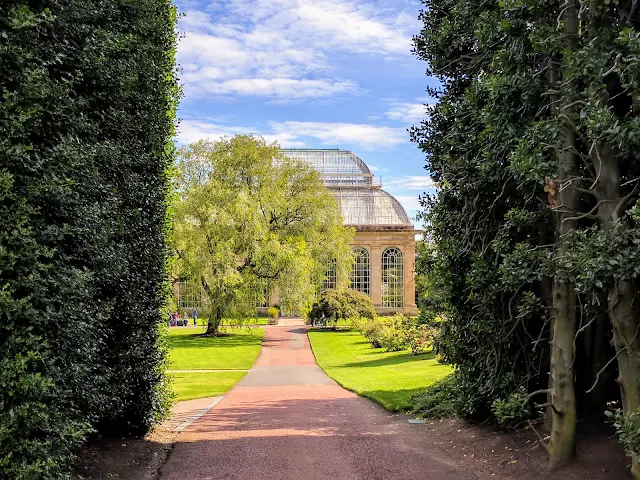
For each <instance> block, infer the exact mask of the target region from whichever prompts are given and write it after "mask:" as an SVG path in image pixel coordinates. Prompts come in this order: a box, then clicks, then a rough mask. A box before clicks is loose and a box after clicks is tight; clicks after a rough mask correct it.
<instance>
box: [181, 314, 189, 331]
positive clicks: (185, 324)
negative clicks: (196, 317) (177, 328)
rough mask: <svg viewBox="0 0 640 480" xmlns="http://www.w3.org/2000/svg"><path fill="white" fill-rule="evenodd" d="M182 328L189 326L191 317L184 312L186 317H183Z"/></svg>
mask: <svg viewBox="0 0 640 480" xmlns="http://www.w3.org/2000/svg"><path fill="white" fill-rule="evenodd" d="M182 326H183V327H188V326H189V315H187V312H184V316H183V317H182Z"/></svg>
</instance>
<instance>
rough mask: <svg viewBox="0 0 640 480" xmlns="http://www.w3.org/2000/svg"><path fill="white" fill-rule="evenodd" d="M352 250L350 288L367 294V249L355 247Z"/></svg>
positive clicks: (368, 288)
mask: <svg viewBox="0 0 640 480" xmlns="http://www.w3.org/2000/svg"><path fill="white" fill-rule="evenodd" d="M352 252H353V267H352V269H351V288H352V289H354V290H357V291H359V292H362V293H366V294H367V295H369V292H370V290H371V288H370V274H369V251H368V250H367V249H366V248H364V247H356V248H354V249H353V250H352Z"/></svg>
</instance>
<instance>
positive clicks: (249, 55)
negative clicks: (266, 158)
mask: <svg viewBox="0 0 640 480" xmlns="http://www.w3.org/2000/svg"><path fill="white" fill-rule="evenodd" d="M177 5H178V8H179V10H180V11H181V12H182V13H183V14H184V16H183V17H182V18H181V20H180V23H179V30H180V32H181V36H182V38H181V40H180V43H179V46H178V63H179V64H180V67H181V69H182V73H181V82H182V84H183V91H184V98H183V99H182V102H181V105H180V111H179V117H180V118H181V122H180V125H179V128H178V141H179V142H180V143H188V142H191V141H195V140H198V139H201V138H212V139H217V138H219V137H221V136H225V135H226V136H232V135H234V134H236V133H255V134H258V135H262V136H263V137H265V138H266V139H268V140H277V141H278V142H279V143H280V145H281V146H283V147H290V148H304V147H308V148H340V149H345V150H352V151H353V152H354V153H356V154H357V155H358V156H359V157H360V158H362V159H363V160H364V161H365V162H366V163H367V164H368V165H369V166H370V167H371V169H372V170H373V172H374V173H375V174H376V177H377V178H378V179H380V178H382V182H383V185H384V188H385V190H387V191H389V192H390V193H392V194H393V195H395V196H396V198H398V199H399V200H400V201H401V203H402V204H403V205H404V206H405V208H406V209H407V211H408V213H409V214H410V215H411V216H412V217H413V216H415V213H416V210H417V209H418V208H419V206H418V200H417V197H418V195H419V194H420V193H422V192H424V191H425V190H427V191H432V188H431V180H430V179H429V177H428V175H427V172H426V171H425V170H424V169H423V165H424V155H423V154H422V152H420V151H419V150H418V149H417V148H416V146H415V144H413V143H411V142H410V141H409V135H408V133H407V128H408V127H410V126H411V125H412V124H414V123H418V122H419V121H420V119H421V118H423V117H424V116H425V113H426V111H427V108H428V107H425V104H426V105H429V104H431V103H433V100H432V99H430V98H428V97H427V96H426V93H425V89H426V86H427V85H428V84H430V85H434V84H435V81H434V80H432V79H427V77H426V76H425V74H424V71H425V67H426V65H425V64H424V63H423V62H421V61H419V60H418V59H417V58H416V57H414V56H413V55H412V54H411V41H410V39H411V37H412V35H414V34H416V33H418V32H419V30H420V23H419V21H418V20H417V16H418V12H419V10H420V2H419V1H415V0H380V1H375V0H178V1H177Z"/></svg>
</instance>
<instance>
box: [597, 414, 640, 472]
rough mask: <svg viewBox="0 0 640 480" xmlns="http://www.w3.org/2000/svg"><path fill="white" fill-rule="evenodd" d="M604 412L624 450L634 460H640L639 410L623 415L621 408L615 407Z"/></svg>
mask: <svg viewBox="0 0 640 480" xmlns="http://www.w3.org/2000/svg"><path fill="white" fill-rule="evenodd" d="M604 414H605V415H606V416H607V421H608V423H610V424H611V425H613V426H614V427H615V429H616V434H617V435H618V440H619V441H620V443H621V444H622V446H623V448H624V451H625V452H626V453H627V455H628V456H629V457H631V458H633V459H634V460H635V461H636V462H640V428H638V424H639V423H640V412H638V411H635V412H633V413H631V414H630V415H628V416H626V417H625V415H624V414H623V413H622V410H620V409H617V410H615V411H613V412H612V411H609V410H607V411H606V412H604Z"/></svg>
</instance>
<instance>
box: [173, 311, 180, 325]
mask: <svg viewBox="0 0 640 480" xmlns="http://www.w3.org/2000/svg"><path fill="white" fill-rule="evenodd" d="M172 317H173V320H172V321H171V323H172V325H173V326H174V327H177V326H178V319H179V318H180V315H178V312H173V315H172Z"/></svg>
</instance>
